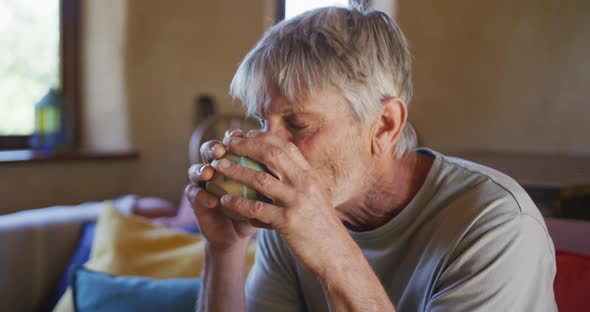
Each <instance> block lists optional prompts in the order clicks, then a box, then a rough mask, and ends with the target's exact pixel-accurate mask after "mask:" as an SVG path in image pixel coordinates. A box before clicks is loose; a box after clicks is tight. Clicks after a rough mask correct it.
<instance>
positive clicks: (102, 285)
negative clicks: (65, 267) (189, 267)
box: [72, 268, 200, 312]
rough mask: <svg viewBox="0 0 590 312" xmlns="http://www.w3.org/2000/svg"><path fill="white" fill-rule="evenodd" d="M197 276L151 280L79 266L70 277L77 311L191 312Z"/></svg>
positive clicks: (196, 286) (196, 289)
mask: <svg viewBox="0 0 590 312" xmlns="http://www.w3.org/2000/svg"><path fill="white" fill-rule="evenodd" d="M199 287H200V280H199V279H196V278H174V279H152V278H148V277H138V276H118V277H117V276H112V275H109V274H105V273H100V272H94V271H90V270H86V269H84V268H80V269H78V270H76V271H75V272H74V274H73V276H72V289H73V296H74V302H75V307H76V311H79V312H103V311H104V312H111V311H113V312H114V311H144V312H149V311H154V312H156V311H176V312H183V311H186V312H193V311H195V305H196V302H197V296H198V293H199Z"/></svg>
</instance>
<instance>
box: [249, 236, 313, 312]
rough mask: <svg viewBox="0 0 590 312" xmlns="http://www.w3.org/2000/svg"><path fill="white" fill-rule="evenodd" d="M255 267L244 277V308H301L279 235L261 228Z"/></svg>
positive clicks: (291, 265)
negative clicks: (245, 278)
mask: <svg viewBox="0 0 590 312" xmlns="http://www.w3.org/2000/svg"><path fill="white" fill-rule="evenodd" d="M257 243H258V246H257V248H256V256H255V261H254V266H253V267H252V270H250V273H249V274H248V278H247V280H246V289H245V291H246V307H247V311H256V312H265V311H286V312H289V311H302V310H304V309H303V306H302V300H301V295H300V292H299V290H298V285H297V277H296V273H295V268H294V263H293V262H292V261H293V260H292V258H291V256H290V253H289V251H288V249H287V246H286V245H285V244H284V243H283V242H282V240H281V238H280V237H279V235H278V234H277V233H276V232H274V231H271V230H261V231H259V233H258V238H257Z"/></svg>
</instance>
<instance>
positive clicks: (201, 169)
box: [197, 165, 205, 175]
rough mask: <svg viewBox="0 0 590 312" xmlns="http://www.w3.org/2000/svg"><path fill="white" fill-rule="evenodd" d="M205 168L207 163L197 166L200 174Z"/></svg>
mask: <svg viewBox="0 0 590 312" xmlns="http://www.w3.org/2000/svg"><path fill="white" fill-rule="evenodd" d="M203 169H205V165H202V166H199V168H197V174H198V175H200V174H201V173H203Z"/></svg>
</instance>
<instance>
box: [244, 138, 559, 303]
mask: <svg viewBox="0 0 590 312" xmlns="http://www.w3.org/2000/svg"><path fill="white" fill-rule="evenodd" d="M419 152H421V153H425V154H428V155H431V156H433V157H434V158H435V160H434V163H433V165H432V168H431V169H430V172H429V173H428V176H427V178H426V180H425V183H424V185H423V186H422V188H421V189H420V190H419V192H418V193H417V194H416V196H415V197H414V198H413V199H412V201H411V202H410V204H408V206H407V207H406V208H405V209H403V210H402V211H401V213H400V214H398V215H397V216H396V217H395V218H393V219H392V220H390V221H389V222H388V223H386V224H385V225H383V226H381V227H379V228H377V229H375V230H372V231H368V232H352V231H349V233H350V235H351V237H352V238H353V239H354V240H355V241H356V243H357V244H358V245H359V246H360V248H361V249H362V250H363V253H364V254H365V256H366V257H367V259H368V261H369V263H370V264H371V266H372V268H373V270H374V272H375V273H376V274H377V276H378V277H379V279H380V280H381V283H382V285H383V287H384V288H385V290H386V291H387V293H388V294H389V297H390V299H391V300H392V302H393V303H394V305H395V307H396V309H397V311H401V312H405V311H494V312H495V311H557V307H556V304H555V297H554V294H553V279H554V276H555V251H554V247H553V242H552V241H551V238H550V237H549V234H548V233H547V228H546V227H545V223H544V221H543V218H542V216H541V214H540V213H539V210H538V209H537V207H536V206H535V204H534V203H533V202H532V200H531V199H530V197H529V196H528V195H527V193H526V192H525V191H524V190H523V189H522V188H521V187H520V186H519V185H518V183H516V182H515V181H514V180H513V179H511V178H510V177H508V176H506V175H504V174H502V173H500V172H498V171H495V170H493V169H490V168H487V167H484V166H481V165H477V164H474V163H471V162H468V161H465V160H462V159H457V158H451V157H447V156H444V155H442V154H440V153H437V152H434V151H432V150H428V149H420V150H419ZM318 239H322V238H321V237H318ZM258 246H259V248H258V250H257V251H256V262H255V264H254V267H253V269H252V270H251V271H250V274H249V276H248V279H247V283H246V304H247V307H248V311H327V310H328V306H327V302H326V298H325V296H324V294H323V291H322V287H321V285H320V282H319V281H318V279H317V278H316V277H314V276H313V275H312V274H310V273H309V272H308V271H306V269H305V268H304V267H303V266H302V265H301V264H300V263H299V262H298V261H297V260H296V259H295V258H294V257H293V256H292V255H291V253H290V252H289V250H288V248H287V246H286V244H285V243H284V241H283V240H282V239H281V237H280V236H279V235H278V233H277V232H275V231H271V230H262V231H261V232H260V233H259V237H258Z"/></svg>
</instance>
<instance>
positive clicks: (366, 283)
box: [320, 245, 395, 311]
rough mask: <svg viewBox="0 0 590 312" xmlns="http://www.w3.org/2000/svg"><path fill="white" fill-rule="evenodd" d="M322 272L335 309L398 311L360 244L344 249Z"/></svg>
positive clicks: (328, 299) (329, 299) (327, 292)
mask: <svg viewBox="0 0 590 312" xmlns="http://www.w3.org/2000/svg"><path fill="white" fill-rule="evenodd" d="M343 250H345V252H346V255H345V254H342V255H338V256H337V257H334V258H333V259H334V260H335V261H333V263H332V264H331V265H330V266H329V267H327V268H326V270H325V271H323V272H322V273H321V275H320V281H321V284H322V287H323V289H324V294H325V296H326V299H327V301H328V304H329V306H330V310H331V311H395V307H394V305H393V303H392V302H391V300H390V299H389V296H388V295H387V293H386V292H385V289H384V288H383V286H382V285H381V282H380V281H379V278H377V276H376V275H375V273H374V272H373V269H372V268H371V266H370V265H369V263H368V262H367V260H366V258H365V256H364V255H363V253H362V252H361V250H360V249H359V248H358V246H356V245H355V246H354V247H351V248H350V249H343Z"/></svg>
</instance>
